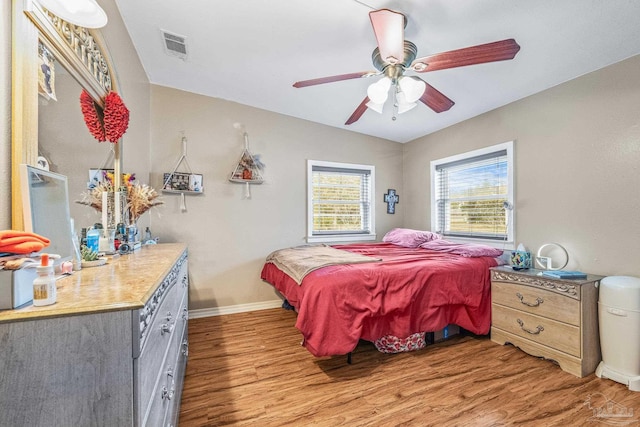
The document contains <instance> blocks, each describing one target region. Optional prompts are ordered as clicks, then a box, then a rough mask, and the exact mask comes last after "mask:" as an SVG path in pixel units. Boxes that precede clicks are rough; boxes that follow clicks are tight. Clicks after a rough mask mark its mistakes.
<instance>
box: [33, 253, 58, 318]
mask: <svg viewBox="0 0 640 427" xmlns="http://www.w3.org/2000/svg"><path fill="white" fill-rule="evenodd" d="M36 271H37V272H38V277H36V278H35V280H34V281H33V305H35V306H41V305H50V304H54V303H55V302H56V278H55V277H54V276H53V265H49V254H42V255H41V257H40V266H38V267H36Z"/></svg>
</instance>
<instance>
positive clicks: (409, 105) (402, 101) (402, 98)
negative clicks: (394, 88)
mask: <svg viewBox="0 0 640 427" xmlns="http://www.w3.org/2000/svg"><path fill="white" fill-rule="evenodd" d="M396 100H397V101H398V114H402V113H406V112H407V111H409V110H412V109H414V108H415V107H416V105H418V104H416V103H415V102H408V101H407V96H406V95H405V93H404V92H398V94H397V95H396Z"/></svg>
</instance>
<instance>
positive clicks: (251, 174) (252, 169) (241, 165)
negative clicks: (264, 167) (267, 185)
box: [229, 148, 264, 184]
mask: <svg viewBox="0 0 640 427" xmlns="http://www.w3.org/2000/svg"><path fill="white" fill-rule="evenodd" d="M229 181H231V182H238V183H241V184H244V183H249V184H262V183H263V182H264V179H263V178H262V173H260V167H259V166H258V162H257V161H256V159H255V157H253V155H252V154H251V153H250V152H249V149H248V148H245V149H244V151H243V152H242V155H241V156H240V160H239V161H238V164H237V165H236V168H235V169H234V170H233V172H231V175H230V176H229Z"/></svg>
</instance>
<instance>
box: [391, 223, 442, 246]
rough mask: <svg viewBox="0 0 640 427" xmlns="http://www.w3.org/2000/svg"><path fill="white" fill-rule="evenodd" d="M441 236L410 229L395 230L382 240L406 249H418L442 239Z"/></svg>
mask: <svg viewBox="0 0 640 427" xmlns="http://www.w3.org/2000/svg"><path fill="white" fill-rule="evenodd" d="M440 238H441V237H440V235H439V234H437V233H432V232H431V231H422V230H412V229H410V228H394V229H393V230H390V231H389V232H388V233H387V234H385V235H384V237H383V238H382V241H383V242H386V243H393V244H395V245H399V246H404V247H406V248H417V247H418V246H420V245H421V244H423V243H425V242H430V241H432V240H436V239H440Z"/></svg>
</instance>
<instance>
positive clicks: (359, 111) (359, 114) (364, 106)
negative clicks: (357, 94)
mask: <svg viewBox="0 0 640 427" xmlns="http://www.w3.org/2000/svg"><path fill="white" fill-rule="evenodd" d="M367 102H369V97H368V96H365V97H364V100H363V101H362V102H361V103H360V105H358V108H356V110H355V111H354V112H353V114H352V115H351V117H349V118H348V119H347V121H346V122H345V123H344V124H345V125H350V124H352V123H355V122H357V121H358V120H360V117H362V115H363V114H364V112H365V111H367Z"/></svg>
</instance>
